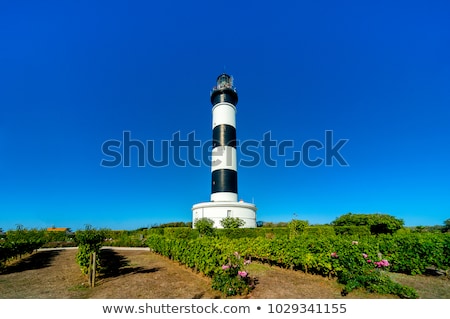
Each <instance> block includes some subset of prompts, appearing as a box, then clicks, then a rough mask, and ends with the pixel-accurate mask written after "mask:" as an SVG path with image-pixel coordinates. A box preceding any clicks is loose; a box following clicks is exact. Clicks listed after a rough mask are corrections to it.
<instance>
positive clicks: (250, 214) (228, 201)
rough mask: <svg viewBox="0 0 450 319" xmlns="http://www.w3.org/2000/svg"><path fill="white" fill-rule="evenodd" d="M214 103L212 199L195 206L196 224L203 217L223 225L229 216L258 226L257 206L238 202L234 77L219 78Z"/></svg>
mask: <svg viewBox="0 0 450 319" xmlns="http://www.w3.org/2000/svg"><path fill="white" fill-rule="evenodd" d="M210 99H211V104H212V150H211V197H210V202H203V203H198V204H195V205H194V206H192V221H193V222H192V225H193V227H195V222H196V221H197V220H198V219H201V218H209V219H211V220H213V221H214V227H215V228H222V225H221V223H220V222H221V220H222V219H224V218H226V217H233V218H239V219H242V220H243V221H244V226H243V227H244V228H254V227H256V206H255V205H254V204H253V203H246V202H244V201H243V200H240V201H238V175H237V168H238V165H237V152H236V146H237V143H236V105H237V102H238V94H237V91H236V88H235V87H234V85H233V78H232V77H231V76H230V75H228V74H221V75H219V76H218V77H217V81H216V86H214V88H213V89H212V91H211V94H210Z"/></svg>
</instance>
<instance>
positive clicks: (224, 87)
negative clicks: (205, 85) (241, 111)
mask: <svg viewBox="0 0 450 319" xmlns="http://www.w3.org/2000/svg"><path fill="white" fill-rule="evenodd" d="M237 101H238V97H237V92H236V88H235V87H234V86H233V77H232V76H230V75H228V74H226V73H222V74H221V75H219V76H218V77H217V81H216V86H215V87H213V89H212V91H211V103H212V104H213V105H215V104H217V103H219V102H229V103H232V104H233V105H236V104H237Z"/></svg>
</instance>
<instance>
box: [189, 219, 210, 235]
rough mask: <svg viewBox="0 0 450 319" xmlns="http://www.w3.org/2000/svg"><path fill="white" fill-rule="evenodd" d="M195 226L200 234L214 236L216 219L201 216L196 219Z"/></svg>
mask: <svg viewBox="0 0 450 319" xmlns="http://www.w3.org/2000/svg"><path fill="white" fill-rule="evenodd" d="M194 227H195V228H196V229H197V230H198V232H199V234H200V236H212V235H213V234H214V221H213V220H212V219H210V218H206V217H203V218H199V219H196V220H195V223H194Z"/></svg>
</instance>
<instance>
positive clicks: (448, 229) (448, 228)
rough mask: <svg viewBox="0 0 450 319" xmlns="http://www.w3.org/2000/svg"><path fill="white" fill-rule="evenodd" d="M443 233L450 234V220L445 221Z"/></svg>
mask: <svg viewBox="0 0 450 319" xmlns="http://www.w3.org/2000/svg"><path fill="white" fill-rule="evenodd" d="M442 232H443V233H446V232H450V218H449V219H446V220H445V221H444V227H443V228H442Z"/></svg>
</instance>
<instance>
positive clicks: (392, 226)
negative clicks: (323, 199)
mask: <svg viewBox="0 0 450 319" xmlns="http://www.w3.org/2000/svg"><path fill="white" fill-rule="evenodd" d="M332 224H333V225H334V226H368V227H369V229H370V232H371V233H372V234H374V235H376V234H393V233H394V232H396V231H397V230H399V229H401V228H402V227H403V224H404V222H403V220H402V219H397V218H395V217H393V216H390V215H387V214H352V213H348V214H345V215H342V216H340V217H338V218H337V219H335V220H334V221H333V223H332Z"/></svg>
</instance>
